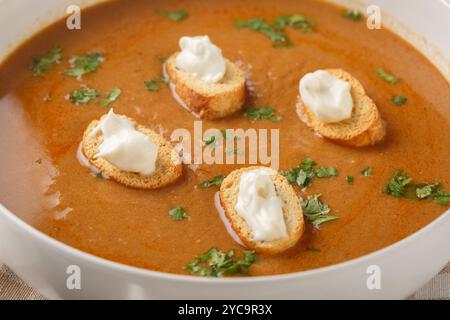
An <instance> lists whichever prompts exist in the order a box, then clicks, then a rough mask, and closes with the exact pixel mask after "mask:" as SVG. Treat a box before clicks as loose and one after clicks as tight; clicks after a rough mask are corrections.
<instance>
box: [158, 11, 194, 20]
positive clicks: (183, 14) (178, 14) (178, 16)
mask: <svg viewBox="0 0 450 320" xmlns="http://www.w3.org/2000/svg"><path fill="white" fill-rule="evenodd" d="M158 14H159V15H160V16H161V17H167V18H169V19H170V20H172V21H181V20H184V19H186V18H188V17H189V13H187V11H185V10H180V11H160V12H158Z"/></svg>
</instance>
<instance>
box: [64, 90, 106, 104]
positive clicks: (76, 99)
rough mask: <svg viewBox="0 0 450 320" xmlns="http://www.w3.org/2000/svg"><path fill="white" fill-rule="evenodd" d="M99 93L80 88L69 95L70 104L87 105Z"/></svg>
mask: <svg viewBox="0 0 450 320" xmlns="http://www.w3.org/2000/svg"><path fill="white" fill-rule="evenodd" d="M99 95H100V92H98V90H96V89H91V88H88V87H81V88H80V89H79V90H74V91H72V92H71V93H70V95H69V100H70V102H72V103H74V104H76V105H80V104H88V103H89V102H90V101H91V100H93V99H95V98H97V97H98V96H99Z"/></svg>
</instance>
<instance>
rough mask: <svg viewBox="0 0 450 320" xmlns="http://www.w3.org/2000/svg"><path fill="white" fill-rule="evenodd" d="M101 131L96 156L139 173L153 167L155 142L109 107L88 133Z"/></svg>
mask: <svg viewBox="0 0 450 320" xmlns="http://www.w3.org/2000/svg"><path fill="white" fill-rule="evenodd" d="M99 131H101V132H102V135H103V141H102V143H101V144H100V146H99V148H98V150H99V152H98V153H97V154H96V155H95V158H103V159H105V160H107V161H108V162H110V163H111V164H112V165H114V166H115V167H117V168H119V169H121V170H124V171H130V172H136V173H139V174H142V175H151V174H152V173H154V172H155V169H156V158H157V155H158V145H156V144H155V143H154V142H153V141H152V140H151V139H150V137H148V136H147V135H145V134H143V133H142V132H139V131H138V130H136V128H135V125H134V124H133V123H132V122H131V121H130V120H129V119H127V118H126V117H123V116H118V115H116V114H115V113H114V111H113V109H110V110H109V112H108V114H107V115H106V116H104V117H102V119H101V120H100V123H99V124H98V126H97V127H95V128H94V130H92V132H91V134H96V133H97V132H99Z"/></svg>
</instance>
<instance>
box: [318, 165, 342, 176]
mask: <svg viewBox="0 0 450 320" xmlns="http://www.w3.org/2000/svg"><path fill="white" fill-rule="evenodd" d="M315 172H316V176H317V177H318V178H329V177H336V176H337V175H338V172H337V170H336V169H335V168H334V167H332V166H329V167H328V168H324V167H320V168H319V169H317V170H316V171H315Z"/></svg>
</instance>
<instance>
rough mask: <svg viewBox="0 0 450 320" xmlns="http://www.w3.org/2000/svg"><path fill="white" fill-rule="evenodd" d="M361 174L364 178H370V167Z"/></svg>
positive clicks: (371, 171)
mask: <svg viewBox="0 0 450 320" xmlns="http://www.w3.org/2000/svg"><path fill="white" fill-rule="evenodd" d="M361 174H362V175H363V176H364V177H371V176H372V174H373V168H372V167H367V168H365V169H363V170H361Z"/></svg>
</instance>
